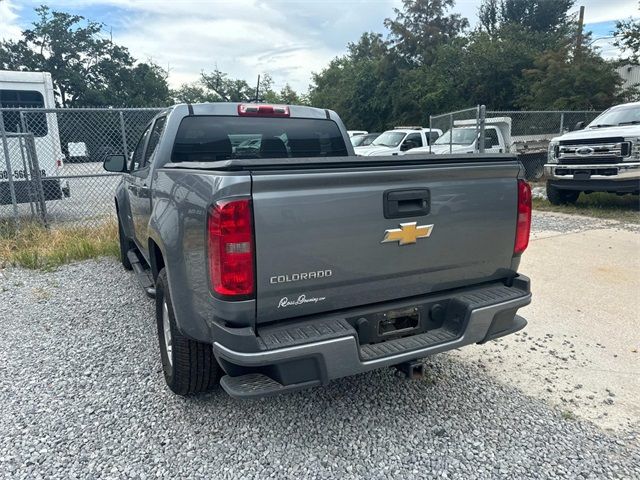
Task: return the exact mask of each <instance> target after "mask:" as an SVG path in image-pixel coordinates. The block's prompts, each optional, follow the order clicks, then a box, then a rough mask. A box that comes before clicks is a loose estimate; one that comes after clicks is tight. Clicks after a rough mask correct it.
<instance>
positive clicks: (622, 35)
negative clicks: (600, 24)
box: [614, 2, 640, 64]
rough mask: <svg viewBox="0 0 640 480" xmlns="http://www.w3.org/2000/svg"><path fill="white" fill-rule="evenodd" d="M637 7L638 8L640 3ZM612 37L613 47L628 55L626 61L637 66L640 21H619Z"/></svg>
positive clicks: (639, 56) (639, 47)
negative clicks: (613, 40)
mask: <svg viewBox="0 0 640 480" xmlns="http://www.w3.org/2000/svg"><path fill="white" fill-rule="evenodd" d="M638 5H639V7H640V2H639V3H638ZM614 37H615V42H614V45H615V46H616V47H619V48H621V49H622V50H623V51H624V52H625V54H626V55H628V59H627V60H628V61H630V62H632V63H635V64H637V63H638V62H639V61H640V21H639V20H638V19H635V20H634V19H633V18H629V19H627V20H619V21H618V22H616V31H615V34H614Z"/></svg>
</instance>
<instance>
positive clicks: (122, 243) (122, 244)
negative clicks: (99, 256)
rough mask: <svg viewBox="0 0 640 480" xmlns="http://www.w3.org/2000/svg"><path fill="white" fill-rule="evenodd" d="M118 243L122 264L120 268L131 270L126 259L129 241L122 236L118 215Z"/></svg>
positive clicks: (122, 231) (127, 258) (129, 263)
mask: <svg viewBox="0 0 640 480" xmlns="http://www.w3.org/2000/svg"><path fill="white" fill-rule="evenodd" d="M118 241H119V243H120V262H122V266H123V267H124V269H125V270H131V269H132V268H133V267H132V266H131V262H130V261H129V257H127V253H128V252H129V250H131V240H129V239H128V238H127V237H126V235H125V234H124V229H123V228H122V222H121V221H120V215H118Z"/></svg>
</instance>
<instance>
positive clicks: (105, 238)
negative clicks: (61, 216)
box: [0, 222, 119, 270]
mask: <svg viewBox="0 0 640 480" xmlns="http://www.w3.org/2000/svg"><path fill="white" fill-rule="evenodd" d="M118 255H119V246H118V225H117V224H116V223H115V222H108V223H105V224H103V225H101V226H99V227H69V228H51V229H46V228H44V227H42V226H41V225H38V224H25V223H22V224H20V226H19V228H17V229H16V227H15V226H13V225H12V224H9V223H3V224H0V265H3V266H6V265H14V266H20V267H25V268H31V269H43V270H51V269H54V268H56V267H58V266H60V265H63V264H65V263H69V262H73V261H77V260H86V259H89V258H96V257H102V256H112V257H117V256H118Z"/></svg>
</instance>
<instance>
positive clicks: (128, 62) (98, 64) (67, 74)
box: [0, 5, 169, 107]
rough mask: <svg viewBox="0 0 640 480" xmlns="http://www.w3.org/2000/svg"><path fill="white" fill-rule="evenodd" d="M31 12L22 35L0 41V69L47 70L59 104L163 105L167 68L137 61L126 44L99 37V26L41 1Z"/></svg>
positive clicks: (100, 32)
mask: <svg viewBox="0 0 640 480" xmlns="http://www.w3.org/2000/svg"><path fill="white" fill-rule="evenodd" d="M36 13H37V20H36V21H35V22H33V24H32V27H31V28H28V29H26V30H24V31H23V32H22V38H20V39H19V40H17V41H11V40H7V41H2V42H0V68H2V69H5V70H21V71H22V70H24V71H45V72H50V73H51V77H52V80H53V84H54V89H55V93H56V101H57V103H58V104H59V105H61V106H63V107H76V106H153V105H155V106H157V105H164V104H166V103H167V101H168V99H169V88H168V85H167V80H166V78H167V74H166V72H165V71H164V70H162V69H161V68H160V67H158V66H157V65H155V64H153V63H138V62H136V60H135V59H134V58H133V57H132V56H131V55H130V54H129V51H128V50H127V48H125V47H122V46H118V45H116V44H114V43H113V42H112V41H111V40H110V39H106V38H104V36H103V35H102V25H101V24H99V23H97V22H93V21H90V20H86V19H85V18H84V17H82V16H80V15H72V14H69V13H65V12H58V11H52V10H51V9H49V7H47V6H44V5H43V6H41V7H38V8H36Z"/></svg>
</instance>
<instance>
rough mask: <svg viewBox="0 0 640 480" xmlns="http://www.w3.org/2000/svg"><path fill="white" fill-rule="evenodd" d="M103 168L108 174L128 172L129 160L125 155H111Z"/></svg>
mask: <svg viewBox="0 0 640 480" xmlns="http://www.w3.org/2000/svg"><path fill="white" fill-rule="evenodd" d="M102 168H104V169H105V170H106V171H107V172H114V173H124V172H126V171H127V159H126V158H125V156H124V155H109V156H108V157H107V159H106V160H105V161H104V162H103V164H102Z"/></svg>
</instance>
